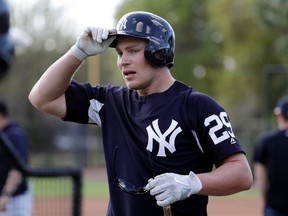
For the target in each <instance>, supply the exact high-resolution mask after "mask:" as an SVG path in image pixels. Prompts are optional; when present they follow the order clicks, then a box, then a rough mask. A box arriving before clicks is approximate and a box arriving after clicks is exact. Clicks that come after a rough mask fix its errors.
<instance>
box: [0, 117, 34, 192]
mask: <svg viewBox="0 0 288 216" xmlns="http://www.w3.org/2000/svg"><path fill="white" fill-rule="evenodd" d="M2 132H3V133H4V134H6V136H7V138H8V139H9V140H10V141H11V143H12V145H13V147H14V149H15V150H16V151H17V152H18V155H19V156H20V157H21V158H22V159H23V162H25V163H27V162H28V140H27V137H26V135H25V133H24V131H23V129H22V128H21V127H20V126H19V125H18V124H16V123H15V122H11V123H9V124H8V125H7V126H6V127H5V128H3V130H2ZM13 168H14V167H13V164H12V162H11V161H9V159H8V158H7V157H6V155H5V154H3V152H1V151H0V191H2V188H3V186H4V185H5V183H6V179H7V176H8V172H9V171H10V170H11V169H13ZM26 190H27V180H26V177H25V176H24V177H23V180H22V182H21V183H20V185H19V186H18V188H17V190H16V191H15V192H14V194H13V196H15V195H19V194H22V193H24V192H25V191H26Z"/></svg>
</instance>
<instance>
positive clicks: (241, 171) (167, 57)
mask: <svg viewBox="0 0 288 216" xmlns="http://www.w3.org/2000/svg"><path fill="white" fill-rule="evenodd" d="M109 46H110V47H112V48H115V50H116V52H117V55H118V61H117V64H118V67H119V70H120V71H121V73H122V75H123V78H124V80H125V82H126V86H112V85H105V86H101V85H98V86H91V85H90V84H88V83H77V82H76V81H75V80H73V81H71V79H72V77H73V75H74V73H75V71H76V70H77V68H78V67H79V66H80V65H81V63H82V61H84V59H86V58H87V57H88V56H92V55H97V54H100V53H102V52H104V51H105V50H106V48H107V47H109ZM174 47H175V35H174V31H173V28H172V27H171V26H170V24H169V23H168V22H167V21H166V20H164V19H163V18H161V17H159V16H157V15H155V14H151V13H147V12H140V11H137V12H132V13H128V14H126V15H124V16H123V17H122V18H121V19H120V21H119V22H118V25H117V28H116V29H103V28H97V27H89V28H87V29H86V30H85V31H84V32H83V33H82V34H81V36H80V37H79V38H78V40H77V42H76V44H75V45H74V46H73V47H72V48H71V50H69V51H68V52H67V53H66V54H65V55H64V56H62V57H61V58H60V59H59V60H58V61H57V62H55V63H54V64H53V65H52V66H51V67H50V68H49V69H48V70H47V71H46V72H45V73H44V74H43V76H42V77H41V78H40V79H39V81H38V82H37V83H36V84H35V85H34V87H33V89H32V90H31V92H30V95H29V99H30V101H31V103H32V104H33V105H34V106H35V107H37V108H39V109H40V110H43V111H45V112H47V113H50V114H52V115H55V116H58V117H60V118H62V119H64V120H65V121H73V122H78V123H84V124H97V125H99V126H101V128H102V137H103V145H104V153H105V159H106V166H107V174H108V181H109V192H110V202H109V206H108V210H107V215H109V216H112V215H120V216H123V215H125V216H134V215H137V216H141V215H145V216H147V215H153V216H154V215H155V216H156V215H163V208H162V207H164V208H165V211H166V210H167V209H168V210H169V208H170V210H171V211H172V215H174V216H175V215H181V216H185V215H197V216H205V215H207V209H206V208H207V203H208V196H209V195H217V196H221V195H229V194H233V193H237V192H239V191H242V190H247V189H249V188H250V187H251V185H252V175H251V170H250V168H249V164H248V162H247V159H246V157H245V153H244V151H243V149H242V148H241V146H240V144H239V142H238V140H237V139H236V137H235V135H234V133H233V130H232V126H231V124H230V121H229V118H228V116H227V113H226V112H225V110H224V109H223V108H222V107H221V106H220V105H219V104H218V103H217V102H216V101H215V100H213V99H212V98H211V97H209V96H207V95H205V94H202V93H199V92H197V91H195V90H193V89H192V88H191V87H189V86H187V85H186V84H184V83H182V82H180V81H178V80H175V79H174V78H173V77H172V75H171V73H170V68H171V67H172V66H173V64H174ZM55 77H57V79H55ZM52 80H53V82H52ZM51 82H52V83H51ZM214 166H215V167H216V169H213V167H214Z"/></svg>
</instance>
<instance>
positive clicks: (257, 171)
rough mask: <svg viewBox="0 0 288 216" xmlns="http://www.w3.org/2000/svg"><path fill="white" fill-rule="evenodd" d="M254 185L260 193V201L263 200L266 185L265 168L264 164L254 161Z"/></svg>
mask: <svg viewBox="0 0 288 216" xmlns="http://www.w3.org/2000/svg"><path fill="white" fill-rule="evenodd" d="M254 175H255V187H256V188H257V189H258V190H259V192H260V193H261V195H262V196H261V197H262V199H263V200H262V201H263V202H264V199H265V194H266V185H267V180H266V179H267V170H266V166H265V165H264V164H262V163H259V162H255V164H254Z"/></svg>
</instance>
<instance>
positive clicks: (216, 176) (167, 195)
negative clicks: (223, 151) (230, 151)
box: [146, 153, 252, 207]
mask: <svg viewBox="0 0 288 216" xmlns="http://www.w3.org/2000/svg"><path fill="white" fill-rule="evenodd" d="M251 186H252V173H251V170H250V167H249V164H248V162H247V159H246V157H245V155H244V154H242V153H237V154H234V155H232V156H230V157H228V158H227V159H226V160H224V161H223V163H222V164H221V165H220V166H219V167H218V168H217V169H214V170H213V171H212V172H208V173H201V174H195V173H194V172H192V171H190V173H189V175H179V174H176V173H164V174H162V175H158V176H156V177H155V178H154V179H152V180H150V181H149V183H148V184H147V186H146V189H147V190H150V194H151V195H152V196H155V198H156V200H157V204H158V205H159V206H162V207H163V206H167V205H170V204H172V203H174V202H176V201H179V200H184V199H186V198H188V197H189V196H191V195H193V194H201V195H214V196H224V195H230V194H234V193H237V192H240V191H243V190H248V189H250V187H251Z"/></svg>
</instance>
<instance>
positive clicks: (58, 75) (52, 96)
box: [29, 27, 115, 118]
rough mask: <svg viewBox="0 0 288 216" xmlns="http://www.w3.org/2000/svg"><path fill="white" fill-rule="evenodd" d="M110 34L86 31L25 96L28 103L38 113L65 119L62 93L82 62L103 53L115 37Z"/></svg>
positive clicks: (101, 29)
mask: <svg viewBox="0 0 288 216" xmlns="http://www.w3.org/2000/svg"><path fill="white" fill-rule="evenodd" d="M113 32H114V30H108V29H103V28H96V27H88V28H87V29H86V30H85V31H84V32H83V33H82V34H81V35H80V36H79V37H78V39H77V42H76V44H75V45H73V47H72V48H71V49H70V50H69V51H68V52H67V53H66V54H65V55H63V56H62V57H61V58H60V59H58V60H57V61H56V62H55V63H53V64H52V65H51V66H50V67H49V68H48V69H47V70H46V71H45V72H44V74H43V75H42V76H41V78H40V79H39V80H38V82H37V83H36V84H35V85H34V87H33V88H32V90H31V92H30V94H29V100H30V102H31V103H32V104H33V105H34V106H35V107H37V108H38V109H40V110H42V111H44V112H47V113H49V114H52V115H55V116H58V117H60V118H63V117H65V115H66V102H65V92H66V90H67V89H68V87H69V85H70V82H71V79H72V77H73V75H74V73H75V72H76V71H77V69H78V68H79V67H80V65H81V64H82V62H83V61H84V60H85V59H86V58H87V57H89V56H93V55H97V54H100V53H102V52H104V51H105V50H106V48H107V47H108V46H109V45H110V43H111V42H112V41H113V40H114V39H115V36H113V37H108V36H109V34H110V33H113Z"/></svg>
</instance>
